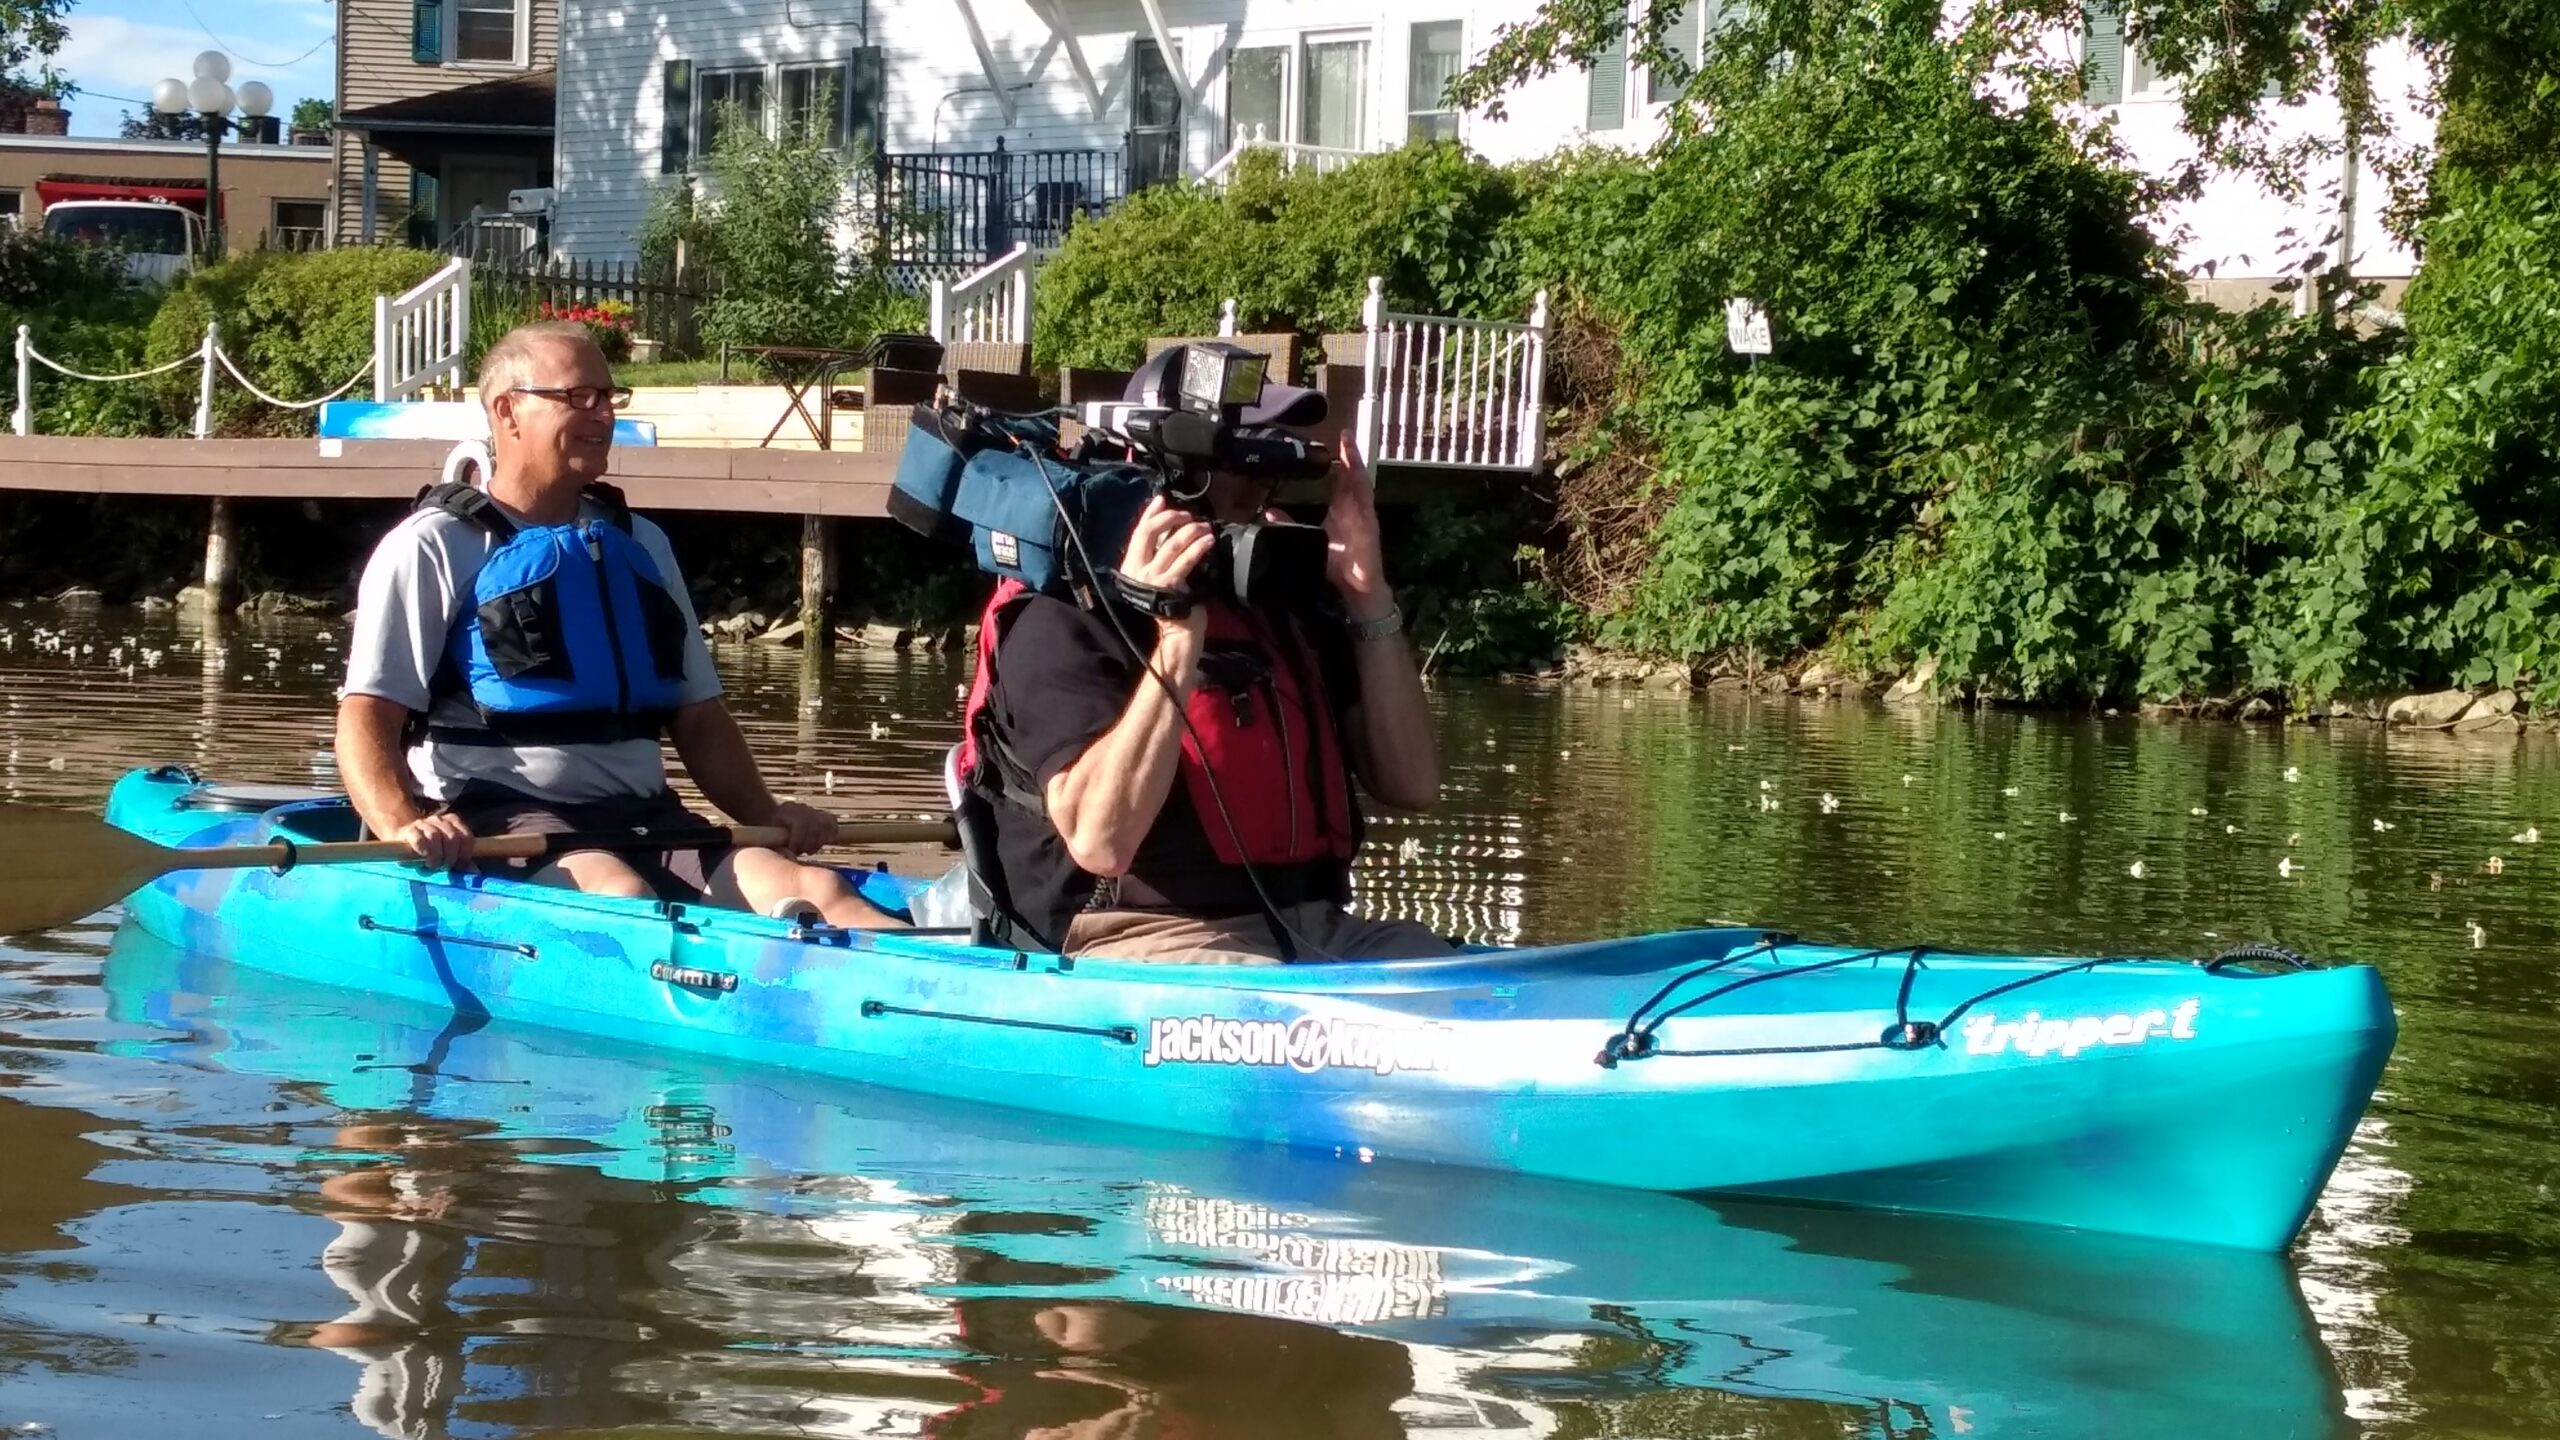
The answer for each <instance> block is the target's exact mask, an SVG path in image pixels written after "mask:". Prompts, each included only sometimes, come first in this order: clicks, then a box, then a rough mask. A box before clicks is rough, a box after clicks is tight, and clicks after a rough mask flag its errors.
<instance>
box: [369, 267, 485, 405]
mask: <svg viewBox="0 0 2560 1440" xmlns="http://www.w3.org/2000/svg"><path fill="white" fill-rule="evenodd" d="M470 344H471V262H470V261H468V260H453V261H450V262H448V263H447V264H446V265H445V267H444V268H443V269H441V270H439V271H437V272H436V273H434V274H433V275H430V276H428V277H427V278H426V279H424V280H421V281H419V282H418V283H417V285H416V286H415V287H413V288H412V289H410V290H409V292H408V293H407V294H404V295H398V296H392V295H376V296H374V297H373V398H374V399H376V400H406V399H408V398H409V397H410V396H412V395H415V394H417V393H418V391H419V390H420V389H421V388H423V387H425V386H428V385H432V384H435V383H437V382H438V381H439V380H441V381H442V383H444V384H446V385H448V386H452V387H454V388H456V389H459V388H460V387H461V385H462V362H463V358H464V355H465V353H466V352H467V351H468V349H469V347H470Z"/></svg>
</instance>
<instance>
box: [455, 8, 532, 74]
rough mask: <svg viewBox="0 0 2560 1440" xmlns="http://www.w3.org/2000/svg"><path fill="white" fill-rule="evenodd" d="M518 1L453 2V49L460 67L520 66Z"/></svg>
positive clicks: (521, 19) (520, 14)
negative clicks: (468, 65)
mask: <svg viewBox="0 0 2560 1440" xmlns="http://www.w3.org/2000/svg"><path fill="white" fill-rule="evenodd" d="M521 3H522V0H453V6H452V9H453V46H452V48H451V50H449V51H448V52H447V53H449V54H450V55H452V56H453V58H454V59H455V60H457V61H460V62H462V63H464V64H476V65H521V64H523V63H524V55H523V52H522V48H521V40H522V35H521V32H522V30H523V11H522V9H521Z"/></svg>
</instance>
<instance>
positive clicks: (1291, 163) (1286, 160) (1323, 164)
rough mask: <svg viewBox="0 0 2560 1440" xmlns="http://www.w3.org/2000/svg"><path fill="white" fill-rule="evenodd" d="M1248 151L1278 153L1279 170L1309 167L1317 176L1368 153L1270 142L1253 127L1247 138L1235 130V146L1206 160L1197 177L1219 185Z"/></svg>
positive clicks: (1326, 146) (1292, 142) (1294, 142)
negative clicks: (1205, 166) (1206, 166)
mask: <svg viewBox="0 0 2560 1440" xmlns="http://www.w3.org/2000/svg"><path fill="white" fill-rule="evenodd" d="M1248 150H1277V151H1279V152H1280V168H1281V169H1283V170H1295V169H1297V168H1298V167H1299V166H1301V165H1305V166H1310V167H1312V168H1313V169H1314V170H1315V173H1317V174H1318V175H1329V174H1331V173H1333V172H1334V171H1336V170H1339V169H1341V168H1342V167H1343V166H1345V165H1348V164H1350V163H1351V162H1352V161H1354V160H1357V159H1359V158H1360V157H1361V156H1363V155H1366V154H1368V153H1369V152H1368V151H1366V150H1343V149H1339V148H1336V147H1334V146H1329V145H1304V144H1300V143H1299V142H1298V141H1295V140H1274V139H1271V138H1269V137H1268V136H1266V135H1264V134H1263V133H1262V127H1261V126H1259V125H1256V126H1254V127H1253V133H1252V134H1250V135H1248V134H1246V133H1245V132H1243V131H1242V130H1238V131H1237V132H1236V143H1235V144H1233V145H1230V146H1228V147H1227V153H1226V154H1224V155H1221V156H1219V157H1218V158H1217V159H1215V160H1212V161H1210V162H1209V168H1208V169H1206V170H1203V171H1201V172H1200V178H1201V179H1203V180H1207V181H1211V182H1223V181H1224V180H1225V179H1226V178H1227V172H1229V171H1231V170H1233V169H1235V166H1236V162H1237V161H1238V160H1241V159H1243V158H1244V154H1245V152H1246V151H1248Z"/></svg>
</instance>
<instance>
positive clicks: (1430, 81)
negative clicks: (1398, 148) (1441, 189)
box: [1404, 20, 1467, 140]
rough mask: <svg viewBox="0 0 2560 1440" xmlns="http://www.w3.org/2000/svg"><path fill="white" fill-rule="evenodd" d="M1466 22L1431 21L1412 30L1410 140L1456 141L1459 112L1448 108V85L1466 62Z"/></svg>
mask: <svg viewBox="0 0 2560 1440" xmlns="http://www.w3.org/2000/svg"><path fill="white" fill-rule="evenodd" d="M1466 33H1467V27H1466V22H1464V21H1461V20H1431V21H1426V22H1424V23H1422V24H1420V25H1416V26H1414V27H1413V32H1412V42H1411V46H1410V48H1409V49H1408V50H1407V52H1406V60H1405V102H1404V104H1405V118H1404V134H1405V138H1406V139H1407V140H1455V139H1457V138H1458V112H1457V111H1456V110H1455V109H1452V108H1451V107H1450V105H1449V99H1448V94H1449V82H1450V81H1452V80H1454V79H1456V78H1458V70H1459V68H1460V67H1461V66H1463V65H1464V64H1465V63H1466V56H1467V49H1466Z"/></svg>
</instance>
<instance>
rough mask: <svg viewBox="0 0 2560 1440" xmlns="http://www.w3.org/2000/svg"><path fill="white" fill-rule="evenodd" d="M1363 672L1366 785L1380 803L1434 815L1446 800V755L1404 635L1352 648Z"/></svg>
mask: <svg viewBox="0 0 2560 1440" xmlns="http://www.w3.org/2000/svg"><path fill="white" fill-rule="evenodd" d="M1351 650H1352V655H1353V657H1354V660H1355V663H1356V664H1357V665H1358V666H1359V670H1360V741H1361V749H1362V751H1363V752H1364V754H1363V758H1364V760H1365V762H1366V763H1365V764H1364V766H1363V768H1362V772H1361V776H1360V779H1361V782H1362V783H1363V784H1365V785H1366V786H1367V787H1368V790H1369V793H1370V794H1371V795H1372V796H1374V797H1376V799H1377V800H1378V803H1380V804H1382V805H1391V806H1393V807H1395V808H1396V809H1398V810H1428V809H1430V808H1431V807H1432V806H1433V805H1435V804H1437V803H1438V802H1439V799H1440V752H1439V747H1438V746H1437V745H1435V744H1434V743H1433V742H1432V738H1431V707H1430V705H1429V703H1428V702H1427V701H1425V700H1424V699H1423V696H1422V671H1421V669H1420V668H1419V667H1418V666H1416V665H1415V664H1414V662H1413V647H1412V646H1410V645H1408V644H1406V643H1405V638H1404V636H1403V635H1402V634H1395V635H1387V636H1382V637H1380V638H1378V639H1375V640H1357V641H1354V642H1352V646H1351Z"/></svg>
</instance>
